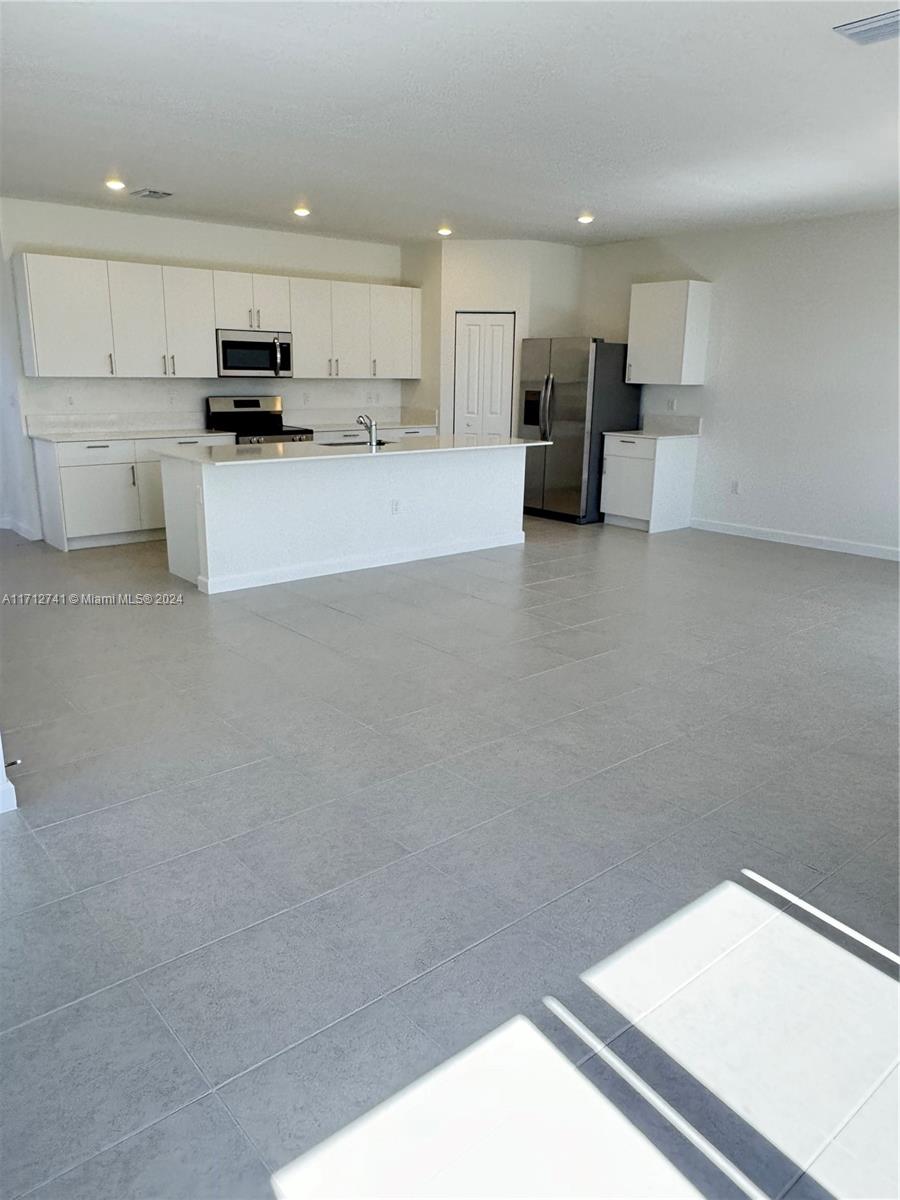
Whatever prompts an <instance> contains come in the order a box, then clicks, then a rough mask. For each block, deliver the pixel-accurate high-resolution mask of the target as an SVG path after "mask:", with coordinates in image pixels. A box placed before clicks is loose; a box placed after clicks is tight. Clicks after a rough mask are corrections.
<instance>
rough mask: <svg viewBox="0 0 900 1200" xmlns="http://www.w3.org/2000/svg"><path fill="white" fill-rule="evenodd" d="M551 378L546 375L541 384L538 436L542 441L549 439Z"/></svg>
mask: <svg viewBox="0 0 900 1200" xmlns="http://www.w3.org/2000/svg"><path fill="white" fill-rule="evenodd" d="M549 380H550V376H549V375H545V376H544V382H543V383H542V384H541V395H540V398H539V400H538V437H539V438H540V439H541V441H542V442H545V441H546V440H547V384H548V382H549Z"/></svg>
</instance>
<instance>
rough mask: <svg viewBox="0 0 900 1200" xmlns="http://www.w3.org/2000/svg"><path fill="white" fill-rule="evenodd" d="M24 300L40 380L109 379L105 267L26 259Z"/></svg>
mask: <svg viewBox="0 0 900 1200" xmlns="http://www.w3.org/2000/svg"><path fill="white" fill-rule="evenodd" d="M25 263H26V271H27V276H28V297H29V302H30V307H31V320H32V326H33V329H34V342H35V356H36V358H37V373H38V374H39V375H43V376H47V375H62V376H66V375H69V376H86V377H94V376H101V375H112V374H113V336H112V319H111V317H110V311H109V277H108V275H107V271H106V262H105V260H104V259H98V258H65V257H63V256H61V255H55V254H28V255H26V258H25Z"/></svg>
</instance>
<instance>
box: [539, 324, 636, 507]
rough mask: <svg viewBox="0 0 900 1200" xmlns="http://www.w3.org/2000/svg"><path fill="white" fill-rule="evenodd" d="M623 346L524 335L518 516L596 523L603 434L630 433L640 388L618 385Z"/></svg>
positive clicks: (621, 379) (622, 379)
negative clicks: (523, 448) (534, 441)
mask: <svg viewBox="0 0 900 1200" xmlns="http://www.w3.org/2000/svg"><path fill="white" fill-rule="evenodd" d="M625 351H626V347H625V346H624V345H620V344H618V343H616V342H604V341H603V340H602V339H601V338H587V337H584V338H523V340H522V367H521V372H520V374H521V384H520V396H519V436H520V437H523V438H542V439H545V440H548V441H552V442H553V445H552V446H542V447H537V446H535V447H534V448H533V449H531V450H529V451H528V454H527V456H526V466H525V511H526V512H530V513H536V514H539V515H540V516H545V517H557V518H559V519H560V520H565V521H576V522H578V524H587V523H589V522H591V521H599V520H601V519H602V518H601V509H600V482H601V481H600V472H601V471H602V469H603V431H604V430H616V429H637V428H638V427H639V423H640V403H641V389H640V385H637V384H632V383H626V382H625Z"/></svg>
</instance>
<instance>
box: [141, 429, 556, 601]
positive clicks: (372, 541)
mask: <svg viewBox="0 0 900 1200" xmlns="http://www.w3.org/2000/svg"><path fill="white" fill-rule="evenodd" d="M546 444H547V443H544V442H539V441H534V442H528V441H525V440H523V439H520V438H497V437H494V438H490V439H489V438H479V437H474V436H465V437H422V438H407V439H405V440H404V441H402V442H394V443H388V444H387V445H384V446H378V447H375V448H372V447H370V446H368V445H342V446H326V445H322V444H321V443H311V442H280V443H268V444H263V445H249V446H178V447H172V448H171V449H166V450H164V451H162V453H161V462H162V484H163V499H164V505H165V520H166V538H167V541H168V553H169V570H170V571H171V572H172V573H173V574H174V575H178V576H179V577H180V578H182V579H186V580H189V581H190V582H191V583H194V584H196V586H197V587H198V588H199V589H200V591H202V592H209V593H213V592H229V591H234V590H235V589H237V588H246V587H260V586H263V585H265V584H270V583H284V582H287V581H288V580H291V579H307V578H310V577H311V576H315V575H331V574H334V573H336V572H339V571H354V570H358V569H360V568H363V567H377V566H386V565H389V564H390V563H400V562H410V561H412V560H414V559H420V558H435V557H438V556H440V555H446V554H461V553H463V552H465V551H471V550H486V549H489V548H491V547H493V546H513V545H516V544H518V543H520V542H522V541H524V539H525V535H524V533H523V531H522V503H523V493H524V482H525V454H526V450H527V447H528V446H529V445H546Z"/></svg>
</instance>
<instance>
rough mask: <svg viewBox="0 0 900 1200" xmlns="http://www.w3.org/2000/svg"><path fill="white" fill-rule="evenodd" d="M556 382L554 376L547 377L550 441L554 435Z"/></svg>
mask: <svg viewBox="0 0 900 1200" xmlns="http://www.w3.org/2000/svg"><path fill="white" fill-rule="evenodd" d="M555 386H556V380H555V379H554V378H553V376H552V375H548V376H547V434H546V436H547V440H548V441H549V440H550V435H551V434H552V433H553V409H554V404H553V401H554V399H555V392H554V389H555Z"/></svg>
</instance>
